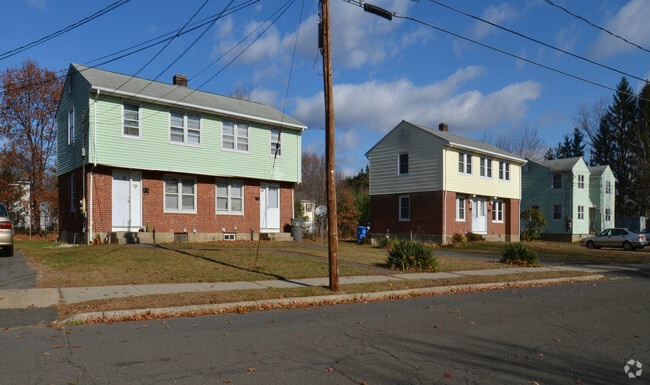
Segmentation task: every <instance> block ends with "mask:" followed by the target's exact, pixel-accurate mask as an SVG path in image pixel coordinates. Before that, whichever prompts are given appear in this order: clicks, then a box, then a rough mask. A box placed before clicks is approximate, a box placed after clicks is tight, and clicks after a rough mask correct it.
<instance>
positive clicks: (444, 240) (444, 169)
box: [441, 148, 447, 245]
mask: <svg viewBox="0 0 650 385" xmlns="http://www.w3.org/2000/svg"><path fill="white" fill-rule="evenodd" d="M442 173H443V174H444V178H443V179H444V180H443V183H444V186H442V190H443V202H442V242H441V243H442V244H443V245H446V244H447V149H446V148H444V149H443V151H442Z"/></svg>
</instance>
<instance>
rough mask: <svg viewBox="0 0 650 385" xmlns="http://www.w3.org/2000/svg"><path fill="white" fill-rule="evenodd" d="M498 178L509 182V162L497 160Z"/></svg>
mask: <svg viewBox="0 0 650 385" xmlns="http://www.w3.org/2000/svg"><path fill="white" fill-rule="evenodd" d="M498 173H499V180H500V181H501V182H510V163H508V162H505V161H499V171H498Z"/></svg>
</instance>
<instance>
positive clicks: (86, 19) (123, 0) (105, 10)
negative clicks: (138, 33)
mask: <svg viewBox="0 0 650 385" xmlns="http://www.w3.org/2000/svg"><path fill="white" fill-rule="evenodd" d="M129 1H131V0H119V1H116V2H114V3H112V4H110V5H108V6H107V7H105V8H103V9H101V10H99V11H97V12H95V13H93V14H92V15H90V16H86V17H84V18H83V19H81V20H79V21H77V22H76V23H73V24H70V25H69V26H67V27H65V28H62V29H60V30H58V31H56V32H53V33H51V34H49V35H47V36H44V37H42V38H40V39H38V40H34V41H32V42H31V43H27V44H25V45H23V46H20V47H18V48H14V49H12V50H9V51H7V52H4V53H2V54H0V60H4V59H6V58H9V57H11V56H14V55H16V54H18V53H20V52H23V51H26V50H28V49H30V48H33V47H36V46H37V45H40V44H43V43H45V42H46V41H48V40H51V39H54V38H55V37H58V36H60V35H63V34H64V33H66V32H70V31H72V30H73V29H75V28H78V27H80V26H82V25H84V24H86V23H88V22H90V21H92V20H94V19H96V18H98V17H100V16H102V15H105V14H107V13H109V12H110V11H113V10H115V9H117V8H119V7H121V6H122V5H124V4H126V3H128V2H129Z"/></svg>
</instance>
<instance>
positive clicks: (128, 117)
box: [122, 103, 140, 138]
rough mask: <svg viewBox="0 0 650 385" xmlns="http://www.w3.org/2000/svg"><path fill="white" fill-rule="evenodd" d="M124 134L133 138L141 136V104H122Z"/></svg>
mask: <svg viewBox="0 0 650 385" xmlns="http://www.w3.org/2000/svg"><path fill="white" fill-rule="evenodd" d="M122 123H123V124H122V135H123V136H127V137H132V138H139V137H140V106H138V105H137V104H130V103H123V104H122Z"/></svg>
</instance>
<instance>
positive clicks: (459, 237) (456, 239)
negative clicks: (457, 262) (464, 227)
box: [451, 233, 467, 246]
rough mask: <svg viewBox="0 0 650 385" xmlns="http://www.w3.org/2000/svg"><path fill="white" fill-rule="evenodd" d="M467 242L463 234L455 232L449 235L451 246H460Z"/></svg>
mask: <svg viewBox="0 0 650 385" xmlns="http://www.w3.org/2000/svg"><path fill="white" fill-rule="evenodd" d="M466 243H467V238H465V236H464V235H463V234H460V233H456V234H454V235H452V236H451V245H452V246H462V245H464V244H466Z"/></svg>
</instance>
